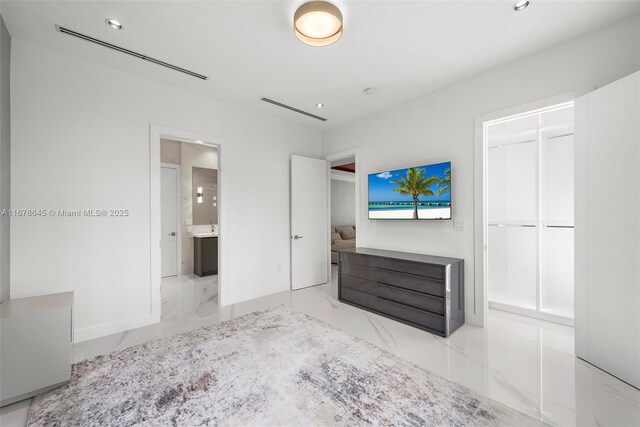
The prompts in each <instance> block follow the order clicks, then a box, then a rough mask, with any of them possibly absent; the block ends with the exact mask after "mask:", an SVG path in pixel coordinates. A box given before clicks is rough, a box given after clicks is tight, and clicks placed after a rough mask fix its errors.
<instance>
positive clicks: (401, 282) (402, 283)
mask: <svg viewBox="0 0 640 427" xmlns="http://www.w3.org/2000/svg"><path fill="white" fill-rule="evenodd" d="M340 272H341V274H346V275H348V276H353V277H358V278H361V279H366V280H370V281H372V282H377V283H381V284H386V285H393V286H395V287H398V288H404V289H409V290H412V291H417V292H422V293H425V294H430V295H436V296H439V297H444V296H445V285H444V282H443V281H440V280H435V279H431V278H428V277H424V276H416V275H414V274H407V273H402V272H397V271H390V270H384V269H380V268H377V267H368V266H366V265H362V264H352V263H350V262H345V263H342V264H341V265H340Z"/></svg>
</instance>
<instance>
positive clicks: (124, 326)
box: [73, 314, 160, 343]
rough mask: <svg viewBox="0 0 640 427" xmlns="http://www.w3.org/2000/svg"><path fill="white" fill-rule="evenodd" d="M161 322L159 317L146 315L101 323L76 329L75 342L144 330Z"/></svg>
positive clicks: (74, 333)
mask: <svg viewBox="0 0 640 427" xmlns="http://www.w3.org/2000/svg"><path fill="white" fill-rule="evenodd" d="M159 321H160V317H159V316H154V315H152V314H146V315H144V316H137V317H130V318H128V319H123V320H118V321H115V322H107V323H101V324H99V325H94V326H89V327H86V328H80V329H75V330H74V331H73V338H74V340H73V341H74V342H77V343H78V342H82V341H88V340H92V339H94V338H100V337H105V336H107V335H112V334H117V333H119V332H124V331H130V330H131V329H136V328H142V327H143V326H149V325H153V324H154V323H158V322H159Z"/></svg>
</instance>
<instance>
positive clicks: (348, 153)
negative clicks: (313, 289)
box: [324, 148, 362, 298]
mask: <svg viewBox="0 0 640 427" xmlns="http://www.w3.org/2000/svg"><path fill="white" fill-rule="evenodd" d="M352 156H353V157H354V158H355V163H356V173H355V177H354V178H355V184H356V196H355V199H356V200H355V204H356V220H355V224H354V225H355V226H356V247H358V246H360V245H359V242H360V237H358V236H360V234H359V233H361V232H362V229H361V227H360V149H359V148H350V149H348V150H343V151H337V152H335V153H330V154H326V155H325V156H324V159H325V160H326V161H327V224H329V227H328V229H327V245H328V248H329V250H328V251H327V260H328V263H327V264H328V265H327V268H328V276H327V277H329V283H331V265H332V264H331V162H333V161H335V160H340V159H344V158H347V157H352ZM335 297H336V298H337V297H338V294H337V290H336V294H335Z"/></svg>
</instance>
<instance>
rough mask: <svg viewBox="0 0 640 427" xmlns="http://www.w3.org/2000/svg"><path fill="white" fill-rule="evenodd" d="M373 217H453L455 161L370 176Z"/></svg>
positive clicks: (370, 212)
mask: <svg viewBox="0 0 640 427" xmlns="http://www.w3.org/2000/svg"><path fill="white" fill-rule="evenodd" d="M368 209H369V219H432V220H433V219H436V220H437V219H451V162H444V163H437V164H433V165H424V166H416V167H412V168H405V169H397V170H392V171H383V172H378V173H372V174H370V175H369V208H368Z"/></svg>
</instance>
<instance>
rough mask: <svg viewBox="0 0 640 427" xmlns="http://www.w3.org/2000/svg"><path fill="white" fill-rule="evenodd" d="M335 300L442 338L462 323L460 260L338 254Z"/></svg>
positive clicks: (361, 251) (372, 252)
mask: <svg viewBox="0 0 640 427" xmlns="http://www.w3.org/2000/svg"><path fill="white" fill-rule="evenodd" d="M338 274H339V276H338V299H339V300H340V301H342V302H344V303H347V304H350V305H354V306H356V307H360V308H362V309H365V310H368V311H371V312H374V313H377V314H380V315H382V316H385V317H389V318H391V319H394V320H397V321H399V322H402V323H406V324H408V325H411V326H415V327H416V328H420V329H424V330H426V331H429V332H432V333H434V334H437V335H441V336H444V337H447V336H449V335H450V334H451V333H452V332H453V331H455V330H456V329H458V328H459V327H460V326H462V324H464V260H462V259H458V258H445V257H438V256H430V255H421V254H412V253H404V252H393V251H385V250H380V249H370V248H354V249H344V250H341V251H340V262H339V264H338Z"/></svg>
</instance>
